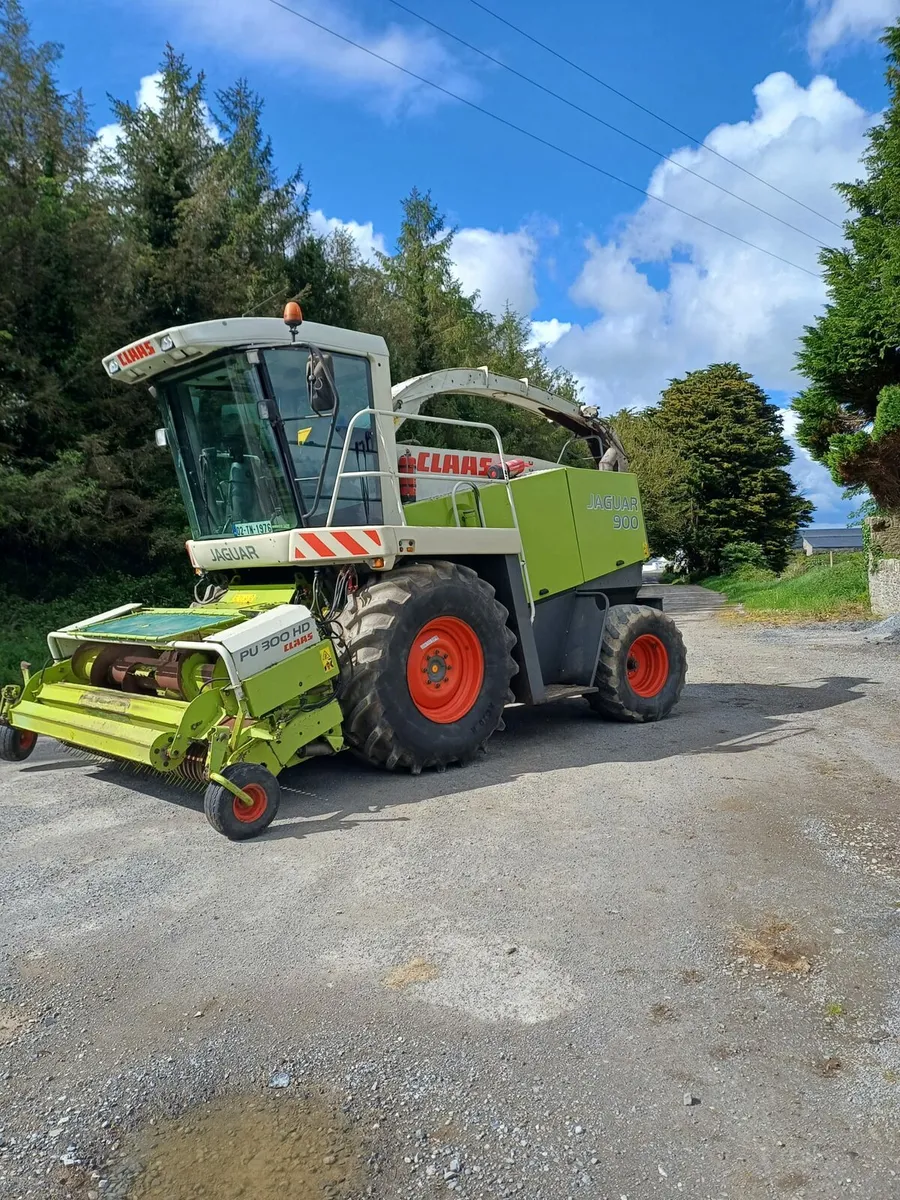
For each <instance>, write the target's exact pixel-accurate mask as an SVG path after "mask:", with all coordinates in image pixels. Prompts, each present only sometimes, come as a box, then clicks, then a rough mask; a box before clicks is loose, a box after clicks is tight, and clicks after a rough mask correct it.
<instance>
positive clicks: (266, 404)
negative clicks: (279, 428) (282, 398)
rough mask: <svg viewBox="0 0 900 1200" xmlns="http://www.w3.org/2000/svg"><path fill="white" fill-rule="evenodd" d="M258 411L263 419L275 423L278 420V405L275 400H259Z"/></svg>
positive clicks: (257, 403)
mask: <svg viewBox="0 0 900 1200" xmlns="http://www.w3.org/2000/svg"><path fill="white" fill-rule="evenodd" d="M256 412H257V415H258V416H259V419H260V420H261V421H268V422H269V423H270V424H272V425H274V424H275V422H276V421H277V420H278V415H279V414H278V405H277V404H276V403H275V401H274V400H257V402H256Z"/></svg>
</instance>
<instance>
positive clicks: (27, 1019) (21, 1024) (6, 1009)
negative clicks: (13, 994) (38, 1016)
mask: <svg viewBox="0 0 900 1200" xmlns="http://www.w3.org/2000/svg"><path fill="white" fill-rule="evenodd" d="M31 1021H32V1018H31V1016H30V1014H29V1013H27V1012H26V1011H25V1010H24V1009H22V1008H16V1006H15V1005H13V1004H7V1003H5V1001H2V1000H0V1046H9V1045H10V1044H11V1043H12V1042H14V1041H16V1040H17V1039H18V1037H19V1035H20V1034H22V1033H24V1032H25V1030H26V1029H27V1028H28V1026H29V1025H30V1024H31Z"/></svg>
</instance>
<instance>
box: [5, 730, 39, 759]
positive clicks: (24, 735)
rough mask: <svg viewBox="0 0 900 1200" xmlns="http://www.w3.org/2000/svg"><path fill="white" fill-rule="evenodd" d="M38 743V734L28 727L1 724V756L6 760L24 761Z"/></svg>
mask: <svg viewBox="0 0 900 1200" xmlns="http://www.w3.org/2000/svg"><path fill="white" fill-rule="evenodd" d="M36 744H37V734H36V733H31V731H30V730H28V729H14V728H13V727H12V725H0V758H2V759H3V761H4V762H24V761H25V759H26V758H28V756H29V754H31V752H32V750H33V749H34V747H35V745H36Z"/></svg>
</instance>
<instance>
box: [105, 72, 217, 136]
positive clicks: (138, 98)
mask: <svg viewBox="0 0 900 1200" xmlns="http://www.w3.org/2000/svg"><path fill="white" fill-rule="evenodd" d="M161 85H162V71H154V72H153V74H152V75H143V76H142V77H141V81H140V83H139V84H138V89H137V92H136V94H135V104H136V106H137V107H138V108H149V109H150V111H151V112H155V113H158V112H160V111H161V109H162V106H163V98H162V91H161ZM203 119H204V121H205V123H206V128H207V131H208V132H209V133H210V134H211V135H212V137H213V139H214V140H215V141H217V142H221V140H222V136H221V134H220V133H219V130H218V127H217V126H216V123H215V121H214V120H213V118H212V113H211V112H210V111H209V106H208V105H207V104H204V105H203ZM121 136H122V126H121V125H120V124H119V123H118V122H117V121H115V122H113V123H112V124H110V125H102V126H101V127H100V128H99V129H98V130H97V133H96V140H97V143H98V144H99V148H100V149H101V150H114V149H115V148H116V144H117V143H118V141H119V138H120V137H121Z"/></svg>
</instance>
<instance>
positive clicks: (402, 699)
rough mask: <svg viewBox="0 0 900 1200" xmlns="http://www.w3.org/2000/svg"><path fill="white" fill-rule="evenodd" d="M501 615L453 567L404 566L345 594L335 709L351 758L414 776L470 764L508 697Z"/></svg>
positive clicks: (487, 591) (510, 669) (508, 646)
mask: <svg viewBox="0 0 900 1200" xmlns="http://www.w3.org/2000/svg"><path fill="white" fill-rule="evenodd" d="M508 615H509V614H508V613H507V610H506V609H505V608H504V607H503V605H502V604H501V603H500V602H499V601H498V600H497V598H496V596H495V594H494V589H493V588H492V587H491V586H490V585H489V584H487V583H485V581H484V580H483V579H481V578H480V577H479V576H478V575H477V574H476V573H475V572H474V571H472V570H470V569H469V568H468V567H463V566H460V565H458V564H457V563H449V562H442V561H430V562H417V563H410V564H409V565H404V566H403V567H398V568H396V569H395V570H393V571H392V572H391V573H390V574H389V575H384V576H381V577H378V578H377V579H375V580H373V581H372V582H371V583H369V584H368V585H367V586H366V587H363V588H360V589H359V591H358V592H355V593H354V594H353V595H352V596H351V598H350V602H349V604H348V607H347V608H346V609H345V610H344V612H343V613H342V614H341V625H342V627H343V631H344V641H345V643H346V651H345V653H344V655H343V661H342V664H341V704H342V708H343V710H344V735H345V737H346V738H347V742H348V744H349V745H350V748H351V749H352V750H353V751H354V752H355V753H356V754H357V756H358V757H360V758H363V759H364V760H365V761H366V762H369V763H372V764H373V765H375V766H379V767H386V768H387V769H388V770H389V771H395V770H406V771H411V772H412V773H413V774H414V775H417V774H418V773H419V772H420V771H422V770H424V769H425V768H427V767H443V766H446V765H447V764H448V763H453V762H467V761H468V760H469V759H471V758H472V757H473V755H475V754H476V753H477V751H478V750H479V749H480V748H481V747H482V746H483V745H484V744H485V742H486V741H487V740H488V738H489V737H490V736H491V734H492V733H494V732H495V730H497V729H498V728H500V727H501V726H502V723H503V709H504V707H505V705H506V704H507V703H508V702H509V701H511V700H512V699H513V696H512V693H511V692H510V689H509V683H510V680H511V679H512V677H513V675H514V674H515V673H516V671H517V670H518V668H517V666H516V663H515V661H514V660H513V658H512V654H511V651H512V648H513V646H514V645H515V636H514V635H513V633H512V631H511V630H510V629H509V627H508V626H507V624H506V619H507V616H508Z"/></svg>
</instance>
